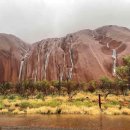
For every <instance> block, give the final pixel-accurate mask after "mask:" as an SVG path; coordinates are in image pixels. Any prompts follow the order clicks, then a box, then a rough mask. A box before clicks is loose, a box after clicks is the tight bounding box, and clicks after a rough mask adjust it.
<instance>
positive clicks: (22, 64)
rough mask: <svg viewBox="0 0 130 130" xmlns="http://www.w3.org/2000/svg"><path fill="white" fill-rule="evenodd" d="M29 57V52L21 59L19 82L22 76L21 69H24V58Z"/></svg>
mask: <svg viewBox="0 0 130 130" xmlns="http://www.w3.org/2000/svg"><path fill="white" fill-rule="evenodd" d="M28 55H29V50H27V51H26V54H25V55H24V56H23V57H22V59H21V62H20V70H19V81H21V80H22V74H23V68H24V62H25V60H26V58H27V57H28Z"/></svg>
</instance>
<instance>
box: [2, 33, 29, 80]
mask: <svg viewBox="0 0 130 130" xmlns="http://www.w3.org/2000/svg"><path fill="white" fill-rule="evenodd" d="M27 49H29V45H27V44H26V43H24V42H23V41H22V40H20V39H19V38H17V37H15V36H13V35H8V34H2V33H1V34H0V82H3V81H12V82H15V81H17V80H18V74H19V64H20V59H21V58H22V56H23V55H24V53H25V52H26V50H27Z"/></svg>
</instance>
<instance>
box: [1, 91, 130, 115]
mask: <svg viewBox="0 0 130 130" xmlns="http://www.w3.org/2000/svg"><path fill="white" fill-rule="evenodd" d="M35 97H36V96H34V97H28V98H24V97H20V96H18V95H8V96H0V113H1V114H6V113H8V114H9V113H10V114H90V115H97V114H100V113H101V112H102V113H103V114H108V115H120V114H124V115H130V96H129V95H128V96H125V98H124V96H122V95H120V96H115V95H108V97H107V98H106V99H104V97H101V100H102V111H101V110H100V109H99V107H98V95H97V94H96V93H86V92H79V93H77V94H76V95H75V96H73V98H72V100H69V98H68V96H58V95H55V96H53V95H52V96H51V95H50V96H45V97H44V98H43V97H42V96H41V98H35Z"/></svg>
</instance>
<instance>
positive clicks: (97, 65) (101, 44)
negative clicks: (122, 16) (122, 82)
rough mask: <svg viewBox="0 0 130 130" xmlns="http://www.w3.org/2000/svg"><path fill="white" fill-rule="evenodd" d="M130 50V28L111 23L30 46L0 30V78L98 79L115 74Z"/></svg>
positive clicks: (10, 79) (9, 79) (12, 79)
mask: <svg viewBox="0 0 130 130" xmlns="http://www.w3.org/2000/svg"><path fill="white" fill-rule="evenodd" d="M128 54H130V30H129V29H127V28H124V27H119V26H114V25H109V26H104V27H100V28H98V29H95V30H88V29H87V30H82V31H79V32H76V33H72V34H68V35H67V36H66V37H62V38H49V39H45V40H41V41H39V42H36V43H34V44H33V45H32V46H31V47H30V46H29V45H28V44H26V43H24V42H23V41H21V40H20V39H18V38H16V37H14V36H12V35H5V34H0V81H13V82H14V81H17V80H26V79H32V80H35V81H36V80H44V79H45V80H57V79H60V80H66V79H73V80H76V81H89V80H93V79H95V80H98V79H99V78H100V77H101V76H104V75H106V76H109V77H112V76H115V75H116V72H115V68H116V66H118V64H120V63H121V59H122V57H123V56H125V55H128Z"/></svg>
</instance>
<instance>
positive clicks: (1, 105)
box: [0, 101, 4, 109]
mask: <svg viewBox="0 0 130 130" xmlns="http://www.w3.org/2000/svg"><path fill="white" fill-rule="evenodd" d="M3 108H4V104H3V103H2V101H0V109H3Z"/></svg>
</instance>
